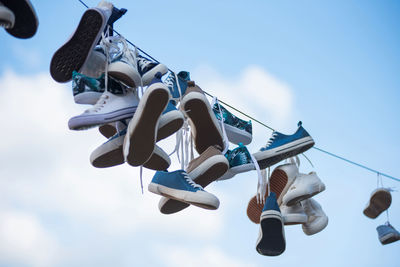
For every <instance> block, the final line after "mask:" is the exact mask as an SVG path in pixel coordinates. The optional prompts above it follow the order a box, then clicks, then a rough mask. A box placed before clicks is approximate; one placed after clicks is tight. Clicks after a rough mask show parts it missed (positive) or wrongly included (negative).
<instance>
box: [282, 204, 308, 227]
mask: <svg viewBox="0 0 400 267" xmlns="http://www.w3.org/2000/svg"><path fill="white" fill-rule="evenodd" d="M279 208H280V210H281V213H282V217H283V223H284V224H285V225H295V224H303V223H307V220H308V217H307V214H306V213H305V211H304V208H303V206H302V205H301V203H297V204H296V205H294V206H286V205H281V206H280V207H279Z"/></svg>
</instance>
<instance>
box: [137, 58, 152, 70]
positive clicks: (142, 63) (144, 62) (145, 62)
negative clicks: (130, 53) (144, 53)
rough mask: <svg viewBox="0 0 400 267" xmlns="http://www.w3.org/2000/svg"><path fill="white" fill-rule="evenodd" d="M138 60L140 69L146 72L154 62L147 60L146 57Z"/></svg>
mask: <svg viewBox="0 0 400 267" xmlns="http://www.w3.org/2000/svg"><path fill="white" fill-rule="evenodd" d="M136 58H137V62H138V65H139V67H140V68H141V69H142V70H144V69H145V68H146V67H147V66H148V65H150V64H151V63H152V62H151V61H149V60H147V59H146V58H144V57H136Z"/></svg>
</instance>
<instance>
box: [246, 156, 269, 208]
mask: <svg viewBox="0 0 400 267" xmlns="http://www.w3.org/2000/svg"><path fill="white" fill-rule="evenodd" d="M249 154H250V158H251V161H252V162H253V164H254V167H256V171H257V176H258V182H257V194H256V198H257V203H261V204H264V202H265V191H266V187H267V185H268V183H267V179H266V178H265V176H264V175H263V174H262V173H261V170H260V165H258V162H257V160H256V159H255V158H254V156H253V155H252V154H251V153H249ZM264 170H265V169H264Z"/></svg>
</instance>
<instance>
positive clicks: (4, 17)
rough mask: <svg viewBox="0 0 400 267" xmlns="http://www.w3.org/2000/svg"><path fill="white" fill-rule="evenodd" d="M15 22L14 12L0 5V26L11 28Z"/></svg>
mask: <svg viewBox="0 0 400 267" xmlns="http://www.w3.org/2000/svg"><path fill="white" fill-rule="evenodd" d="M14 23H15V15H14V13H13V12H12V11H11V10H10V9H9V8H7V7H5V6H0V26H3V27H4V28H6V29H9V28H12V27H13V26H14Z"/></svg>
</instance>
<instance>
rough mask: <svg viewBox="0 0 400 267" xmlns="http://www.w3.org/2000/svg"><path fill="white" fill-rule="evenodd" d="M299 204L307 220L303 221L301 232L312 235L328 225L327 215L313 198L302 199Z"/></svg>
mask: <svg viewBox="0 0 400 267" xmlns="http://www.w3.org/2000/svg"><path fill="white" fill-rule="evenodd" d="M301 205H302V206H303V208H304V212H305V213H306V214H307V217H308V219H307V222H306V223H303V225H302V228H303V232H304V233H305V234H306V235H314V234H316V233H319V232H321V231H322V230H324V229H325V227H326V226H327V225H328V217H327V216H326V215H325V213H324V211H323V210H322V208H321V205H320V204H319V203H318V202H317V201H315V199H312V198H309V199H306V200H303V201H302V202H301Z"/></svg>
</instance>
